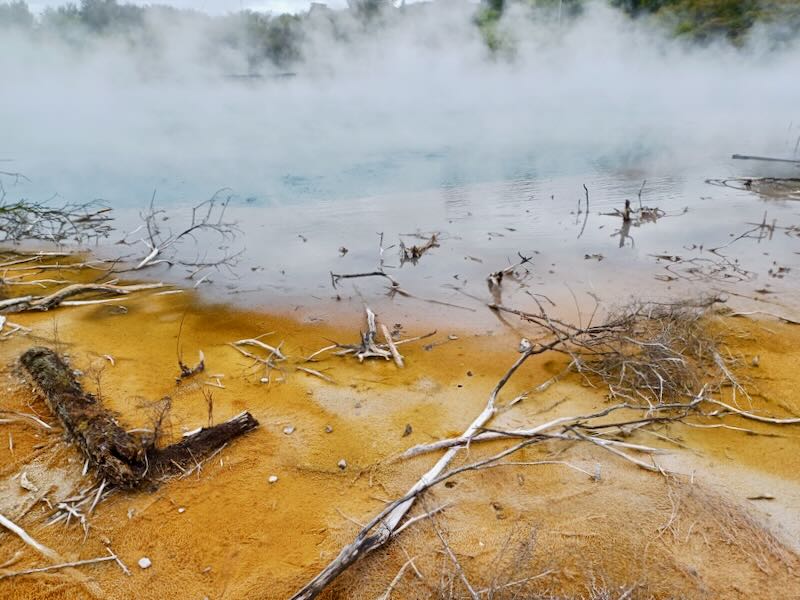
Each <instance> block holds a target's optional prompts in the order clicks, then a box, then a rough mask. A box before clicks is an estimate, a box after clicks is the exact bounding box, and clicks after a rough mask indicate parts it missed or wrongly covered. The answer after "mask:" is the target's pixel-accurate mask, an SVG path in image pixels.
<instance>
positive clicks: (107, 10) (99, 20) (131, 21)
mask: <svg viewBox="0 0 800 600" xmlns="http://www.w3.org/2000/svg"><path fill="white" fill-rule="evenodd" d="M144 10H145V9H143V8H141V7H139V6H136V5H135V4H118V3H117V1H116V0H81V6H80V9H79V11H78V14H79V16H80V19H81V22H82V23H83V24H84V25H86V27H87V28H88V29H89V30H90V31H96V32H102V31H106V30H108V29H117V30H119V29H130V28H132V27H141V25H142V22H143V15H144Z"/></svg>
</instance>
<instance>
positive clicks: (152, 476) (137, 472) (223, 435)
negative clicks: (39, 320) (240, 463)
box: [20, 348, 258, 516]
mask: <svg viewBox="0 0 800 600" xmlns="http://www.w3.org/2000/svg"><path fill="white" fill-rule="evenodd" d="M20 362H21V363H22V366H23V367H24V368H25V369H26V371H27V372H28V374H29V375H30V376H31V378H32V380H33V383H34V385H35V388H36V390H37V391H38V392H39V393H40V394H41V395H42V396H43V398H44V400H45V402H46V403H47V405H48V407H49V408H50V410H51V411H52V412H53V414H54V415H56V416H57V417H58V419H59V421H60V422H61V424H62V425H63V426H64V429H65V431H66V432H67V433H68V434H69V436H70V437H71V438H72V439H73V440H74V441H75V443H76V444H77V445H78V447H79V448H80V450H81V452H82V453H83V454H84V456H85V457H86V459H87V460H88V461H89V463H90V464H92V465H93V466H95V468H96V469H97V470H98V473H99V476H100V477H99V478H100V479H107V480H108V481H109V482H111V483H113V484H114V485H116V486H118V487H121V488H135V487H139V486H141V485H143V484H145V483H151V484H152V483H157V482H160V481H163V480H166V479H168V478H170V477H173V476H175V475H179V474H183V473H184V472H185V471H186V469H187V468H189V467H192V468H193V467H194V466H196V465H197V464H199V461H202V460H204V459H206V458H208V457H209V456H210V455H212V454H213V453H215V452H217V451H219V450H220V449H221V448H222V447H224V446H225V444H227V443H228V441H230V440H231V439H233V438H236V437H238V436H240V435H242V434H244V433H247V432H248V431H251V430H253V429H255V428H256V427H257V426H258V422H257V421H256V420H255V419H254V418H253V417H252V416H251V415H250V413H241V414H240V415H237V416H235V417H233V418H232V419H230V420H228V421H226V422H225V423H221V424H219V425H215V426H213V427H207V428H202V429H200V430H199V431H197V432H194V433H193V434H191V435H189V436H186V437H184V438H183V439H182V440H181V441H180V442H178V443H175V444H172V445H171V446H167V447H165V448H157V447H156V445H155V442H156V437H157V436H156V435H155V434H152V435H145V436H138V435H133V434H131V433H128V432H126V431H125V430H124V429H123V428H122V427H120V426H119V424H118V423H117V420H116V418H115V417H114V415H113V414H112V413H111V412H110V411H108V410H107V409H106V408H104V407H103V406H102V403H101V402H100V401H99V400H98V399H97V398H96V397H94V396H92V395H90V394H87V393H85V392H84V391H83V389H82V388H81V386H80V384H79V383H78V382H77V381H76V379H75V376H74V374H73V371H72V369H70V368H69V366H68V365H67V364H66V363H65V362H64V361H63V359H62V358H61V357H60V356H58V355H57V354H56V353H55V352H53V351H52V350H50V349H48V348H32V349H30V350H28V351H27V352H25V353H24V354H23V355H22V357H21V359H20ZM167 407H168V404H167V405H165V408H164V410H162V411H161V416H160V417H159V419H160V420H162V419H163V417H164V414H165V413H166V409H167ZM159 429H160V428H159V426H158V425H157V426H156V428H155V431H158V430H159ZM76 516H78V515H76Z"/></svg>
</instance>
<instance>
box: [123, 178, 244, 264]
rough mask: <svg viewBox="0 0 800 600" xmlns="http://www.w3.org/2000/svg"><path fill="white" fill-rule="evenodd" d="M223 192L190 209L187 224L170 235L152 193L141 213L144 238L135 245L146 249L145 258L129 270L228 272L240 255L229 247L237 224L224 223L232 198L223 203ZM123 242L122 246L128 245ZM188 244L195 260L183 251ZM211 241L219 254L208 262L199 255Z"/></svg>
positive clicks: (162, 211)
mask: <svg viewBox="0 0 800 600" xmlns="http://www.w3.org/2000/svg"><path fill="white" fill-rule="evenodd" d="M225 192H229V190H228V189H227V188H223V189H220V190H217V191H216V192H215V193H214V195H212V196H211V198H209V199H208V200H205V201H204V202H201V203H200V204H198V205H197V206H195V207H194V208H192V215H191V219H190V221H189V223H187V224H185V225H183V226H182V227H181V228H180V229H179V230H178V231H173V230H172V228H170V227H169V226H167V225H164V223H165V222H166V221H167V217H166V213H165V211H164V210H163V209H159V208H157V207H156V206H155V196H156V192H155V191H153V196H152V198H151V199H150V206H149V208H148V210H147V212H143V213H141V218H142V220H143V221H144V226H143V228H144V230H145V232H146V233H147V237H142V238H140V239H139V240H138V243H140V244H143V245H144V246H145V248H147V254H146V255H145V256H144V257H143V258H141V259H140V260H139V262H138V263H137V264H136V265H135V266H134V267H132V269H131V270H134V271H138V270H141V269H144V268H146V267H151V266H154V265H157V264H168V265H174V264H179V265H183V266H186V267H192V268H195V269H202V268H217V269H219V268H223V267H225V268H230V267H231V266H232V265H234V264H235V263H236V260H237V259H238V257H239V256H240V255H241V253H242V251H241V250H240V251H237V252H233V251H232V250H231V248H230V244H231V243H232V242H233V241H235V240H236V238H237V237H238V234H239V228H238V226H237V225H236V223H234V222H232V221H228V220H226V217H225V212H226V210H227V208H228V205H229V203H230V201H231V199H232V198H233V196H232V195H231V194H229V195H228V196H227V197H225V198H224V199H223V198H221V195H222V194H224V193H225ZM137 231H138V230H137ZM209 235H210V236H212V237H211V238H210V239H209V238H208V236H209ZM126 238H127V236H126ZM126 238H123V240H122V241H121V243H125V244H127V243H128V241H127V239H126ZM187 240H191V241H192V242H194V251H195V252H196V254H197V255H196V257H195V258H194V259H190V258H188V257H187V256H186V253H185V250H184V249H183V248H182V246H183V244H184V243H185V242H186V241H187ZM211 240H214V241H213V246H215V247H218V248H219V249H220V250H221V251H222V254H221V255H220V256H217V257H213V258H209V257H208V256H207V255H206V254H205V253H203V254H200V252H201V248H204V247H205V248H208V247H211V246H212V241H211ZM196 272H197V271H195V273H196Z"/></svg>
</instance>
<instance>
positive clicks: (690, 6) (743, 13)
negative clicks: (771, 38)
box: [610, 0, 800, 42]
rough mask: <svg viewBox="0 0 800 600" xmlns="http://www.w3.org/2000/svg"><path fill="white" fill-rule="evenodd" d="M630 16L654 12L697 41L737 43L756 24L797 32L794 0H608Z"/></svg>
mask: <svg viewBox="0 0 800 600" xmlns="http://www.w3.org/2000/svg"><path fill="white" fill-rule="evenodd" d="M610 1H611V4H612V5H614V6H616V7H618V8H621V9H622V10H624V11H625V12H627V13H628V14H630V15H632V16H638V15H640V14H655V15H656V17H657V18H658V19H659V20H660V21H662V22H665V23H667V24H668V25H670V26H671V27H672V28H673V31H674V32H675V34H676V35H678V36H685V37H690V38H692V39H694V40H698V41H708V40H711V39H716V38H719V37H727V38H728V39H730V40H732V41H734V42H740V41H741V40H742V39H743V38H744V37H745V35H746V34H747V32H748V31H750V29H751V28H752V27H753V26H754V25H755V24H757V23H770V24H775V25H781V26H783V27H785V28H788V30H789V31H790V32H791V33H792V34H793V35H796V34H797V33H798V32H800V2H798V1H797V0H610Z"/></svg>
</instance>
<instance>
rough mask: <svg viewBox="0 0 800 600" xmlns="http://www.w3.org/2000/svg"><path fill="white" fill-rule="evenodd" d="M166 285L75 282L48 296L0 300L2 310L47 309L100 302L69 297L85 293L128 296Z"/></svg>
mask: <svg viewBox="0 0 800 600" xmlns="http://www.w3.org/2000/svg"><path fill="white" fill-rule="evenodd" d="M163 287H165V286H164V284H163V283H142V284H137V285H112V284H106V283H88V284H84V283H75V284H72V285H68V286H66V287H63V288H61V289H60V290H58V291H56V292H53V293H52V294H50V295H48V296H19V297H17V298H9V299H7V300H0V312H23V311H47V310H50V309H51V308H55V307H57V306H59V305H65V306H67V305H68V304H69V305H73V306H74V305H79V304H92V303H98V302H100V300H75V301H70V302H68V301H69V298H73V297H75V296H80V295H83V294H106V295H111V296H127V295H128V294H131V293H133V292H141V291H144V290H152V289H158V288H163Z"/></svg>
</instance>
